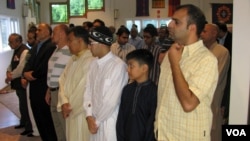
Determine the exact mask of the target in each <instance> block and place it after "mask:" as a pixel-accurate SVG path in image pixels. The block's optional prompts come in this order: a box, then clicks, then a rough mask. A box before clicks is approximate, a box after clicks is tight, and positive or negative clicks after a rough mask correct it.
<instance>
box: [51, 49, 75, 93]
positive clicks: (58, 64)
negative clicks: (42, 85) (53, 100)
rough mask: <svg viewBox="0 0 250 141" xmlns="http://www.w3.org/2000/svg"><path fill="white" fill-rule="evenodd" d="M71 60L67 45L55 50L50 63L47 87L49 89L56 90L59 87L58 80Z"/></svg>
mask: <svg viewBox="0 0 250 141" xmlns="http://www.w3.org/2000/svg"><path fill="white" fill-rule="evenodd" d="M70 58H71V54H70V51H69V47H68V46H67V45H65V46H64V47H63V48H60V49H59V48H58V47H57V49H55V51H54V53H53V54H52V55H51V57H50V59H49V62H48V73H47V85H48V86H49V87H52V88H56V87H58V86H59V83H58V81H59V80H58V79H59V77H60V75H61V73H62V72H63V70H64V68H65V66H66V64H67V63H68V61H69V59H70Z"/></svg>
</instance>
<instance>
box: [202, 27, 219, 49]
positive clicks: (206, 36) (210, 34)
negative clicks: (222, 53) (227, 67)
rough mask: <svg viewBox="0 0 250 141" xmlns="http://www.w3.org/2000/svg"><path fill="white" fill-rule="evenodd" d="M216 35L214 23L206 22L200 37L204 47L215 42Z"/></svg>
mask: <svg viewBox="0 0 250 141" xmlns="http://www.w3.org/2000/svg"><path fill="white" fill-rule="evenodd" d="M217 36H218V27H217V25H215V24H206V25H205V27H204V29H203V31H202V32H201V39H202V40H203V43H204V44H205V45H206V47H208V48H209V47H210V46H211V45H212V44H213V43H214V42H216V39H217Z"/></svg>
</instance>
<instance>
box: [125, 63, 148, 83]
mask: <svg viewBox="0 0 250 141" xmlns="http://www.w3.org/2000/svg"><path fill="white" fill-rule="evenodd" d="M127 64H128V69H127V71H128V75H129V79H131V80H134V81H137V82H138V80H140V79H141V78H142V77H143V76H144V75H145V73H146V71H145V64H144V65H141V64H139V62H138V61H137V60H135V59H130V60H128V61H127Z"/></svg>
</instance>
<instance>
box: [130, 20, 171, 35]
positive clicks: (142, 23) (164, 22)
mask: <svg viewBox="0 0 250 141" xmlns="http://www.w3.org/2000/svg"><path fill="white" fill-rule="evenodd" d="M170 21H171V19H170V18H166V19H127V20H126V26H127V28H128V29H129V30H130V29H131V27H132V25H133V24H136V25H137V29H138V32H141V30H143V28H145V27H146V26H147V24H153V25H154V26H155V27H156V28H159V27H161V26H167V25H168V24H169V22H170Z"/></svg>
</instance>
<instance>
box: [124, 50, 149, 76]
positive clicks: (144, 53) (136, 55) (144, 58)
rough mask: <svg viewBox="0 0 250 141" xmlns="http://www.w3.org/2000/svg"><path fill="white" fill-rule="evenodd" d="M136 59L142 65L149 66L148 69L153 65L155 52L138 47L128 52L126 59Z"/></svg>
mask: <svg viewBox="0 0 250 141" xmlns="http://www.w3.org/2000/svg"><path fill="white" fill-rule="evenodd" d="M131 59H134V60H136V61H137V62H138V63H139V64H140V65H143V64H146V65H147V66H148V70H149V71H150V69H151V68H152V67H153V63H154V57H153V54H152V53H151V52H150V51H149V50H147V49H137V50H133V51H131V52H130V53H128V54H127V56H126V60H127V61H128V60H131Z"/></svg>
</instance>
